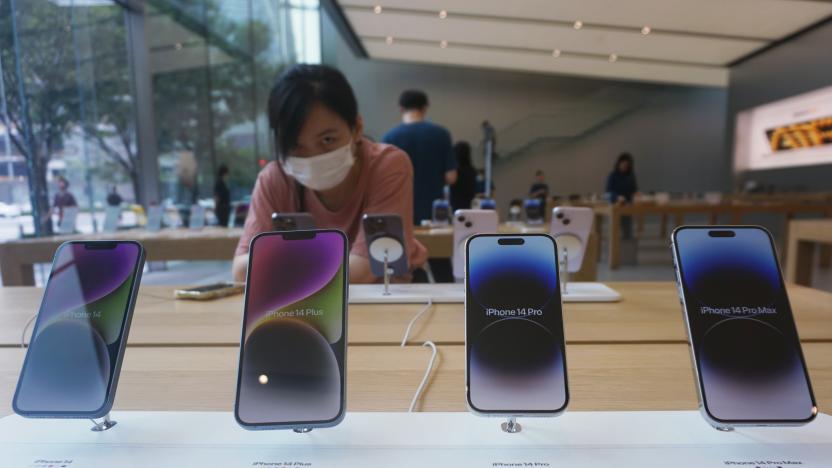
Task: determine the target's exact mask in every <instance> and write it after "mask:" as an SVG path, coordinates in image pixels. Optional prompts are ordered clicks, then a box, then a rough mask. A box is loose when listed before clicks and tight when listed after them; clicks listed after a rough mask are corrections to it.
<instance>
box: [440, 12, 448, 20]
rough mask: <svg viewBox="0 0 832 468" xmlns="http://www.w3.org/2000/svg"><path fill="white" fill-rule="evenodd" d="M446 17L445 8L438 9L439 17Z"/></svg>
mask: <svg viewBox="0 0 832 468" xmlns="http://www.w3.org/2000/svg"><path fill="white" fill-rule="evenodd" d="M447 17H448V12H447V11H446V10H440V11H439V19H445V18H447Z"/></svg>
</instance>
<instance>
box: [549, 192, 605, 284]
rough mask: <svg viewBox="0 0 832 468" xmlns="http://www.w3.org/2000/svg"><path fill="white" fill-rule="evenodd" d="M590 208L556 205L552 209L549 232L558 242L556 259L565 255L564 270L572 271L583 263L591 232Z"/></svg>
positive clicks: (591, 212)
mask: <svg viewBox="0 0 832 468" xmlns="http://www.w3.org/2000/svg"><path fill="white" fill-rule="evenodd" d="M594 217H595V214H594V213H593V211H592V208H586V207H579V206H558V207H556V208H553V209H552V221H551V222H550V223H549V234H550V235H551V236H552V237H554V238H555V240H557V243H558V261H561V260H563V258H564V255H565V256H566V270H567V271H569V272H570V273H574V272H576V271H579V270H580V269H581V265H583V263H584V252H586V247H587V242H589V234H590V233H591V232H592V220H593V218H594Z"/></svg>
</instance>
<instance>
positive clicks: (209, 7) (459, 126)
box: [0, 0, 832, 290]
mask: <svg viewBox="0 0 832 468" xmlns="http://www.w3.org/2000/svg"><path fill="white" fill-rule="evenodd" d="M16 3H17V9H18V12H17V14H18V18H19V19H21V22H20V24H19V26H22V27H23V30H22V31H21V34H20V36H19V37H18V39H17V42H16V44H13V43H12V41H13V39H12V38H10V37H9V34H8V32H7V31H8V30H6V29H5V25H6V24H8V21H9V15H10V12H9V2H3V3H2V4H0V24H3V25H4V28H3V29H4V32H2V33H0V44H1V45H2V47H0V48H1V49H2V51H3V52H2V53H3V55H2V60H3V66H4V70H3V77H4V79H5V81H6V89H5V93H6V94H7V95H8V96H10V95H11V93H14V92H16V89H14V86H11V88H12V89H10V85H14V84H15V83H16V80H15V79H14V77H13V73H14V70H12V66H11V65H12V63H13V61H14V58H13V54H12V52H13V51H14V49H15V48H17V51H18V52H19V53H21V54H23V55H24V56H25V55H27V54H29V55H31V54H33V51H34V50H35V49H37V48H41V47H45V46H48V45H49V44H54V43H55V41H62V40H63V41H66V40H67V39H68V40H69V43H68V44H66V45H64V47H65V48H66V50H65V54H64V55H63V56H61V58H60V67H58V69H59V70H60V69H61V67H64V68H63V69H65V70H68V71H66V73H61V72H60V71H59V72H56V73H54V76H53V77H52V79H53V82H51V83H49V85H50V86H52V87H53V88H54V87H55V86H57V87H58V88H59V89H61V90H62V91H64V92H66V93H69V94H75V97H71V98H68V102H71V103H72V105H71V107H72V109H71V110H70V112H72V113H75V118H74V119H71V120H73V122H75V123H73V124H69V126H70V127H71V126H72V125H75V131H71V130H67V131H66V132H65V134H64V135H63V136H62V138H60V140H61V142H60V144H58V145H56V146H55V147H54V148H52V149H51V151H52V155H51V161H52V162H51V163H50V164H51V166H50V169H49V174H48V177H47V178H46V179H47V184H48V185H49V190H50V194H51V193H52V192H53V191H54V183H53V182H52V177H51V175H54V174H58V173H60V174H65V175H67V177H69V178H70V180H71V181H72V183H73V188H74V189H75V190H77V192H76V194H77V195H81V197H79V198H84V199H85V200H83V201H81V200H79V203H80V204H81V205H87V206H92V207H96V206H99V205H100V204H101V201H102V200H103V197H105V196H106V190H107V187H108V186H110V185H113V184H115V185H116V186H117V187H118V189H119V191H120V193H121V194H122V195H123V196H124V198H125V199H126V200H127V201H133V200H136V198H137V197H136V195H137V193H136V192H138V191H142V190H148V191H151V192H152V189H151V188H147V187H152V186H156V187H157V189H156V192H155V193H153V194H152V195H148V196H150V197H155V199H156V200H158V201H160V202H164V201H165V200H169V201H170V203H187V202H188V200H189V197H193V198H194V199H205V198H210V196H211V188H212V184H213V174H214V172H215V169H216V168H217V167H218V166H219V164H221V163H229V164H230V165H231V167H232V185H233V190H234V192H233V193H234V196H235V198H237V199H241V198H244V197H245V196H246V195H247V193H248V192H249V190H250V188H251V186H252V185H253V181H254V178H255V177H256V173H257V171H258V170H259V168H260V167H261V166H262V164H263V163H264V161H267V160H269V159H270V156H269V154H268V143H267V137H266V135H267V134H266V131H267V125H266V123H265V120H264V118H263V110H264V108H265V102H266V96H267V94H268V89H269V87H270V85H271V82H272V81H273V78H274V75H275V74H276V72H277V71H278V70H279V69H281V68H282V67H283V66H285V65H286V64H290V63H296V62H303V61H310V62H318V61H320V62H323V63H327V64H330V65H333V66H336V67H338V68H339V69H340V70H342V71H343V72H344V73H345V75H346V76H347V78H348V79H349V81H350V82H351V84H352V85H353V87H354V89H355V91H356V94H357V97H358V101H359V106H360V111H361V113H362V115H363V117H364V121H365V129H366V133H367V134H368V135H369V136H370V137H372V138H376V139H379V138H380V137H381V135H382V134H383V133H384V132H385V131H386V130H387V129H389V128H391V127H392V126H394V125H396V124H397V123H398V121H399V118H400V116H399V110H398V106H397V98H398V95H399V93H400V92H401V91H402V90H404V89H407V88H419V89H423V90H425V91H426V92H427V93H428V95H429V96H430V100H431V106H430V110H429V118H430V119H431V120H433V121H435V122H437V123H440V124H442V125H444V126H446V127H447V128H448V129H449V130H450V131H451V133H452V135H453V136H454V139H455V140H467V141H469V142H471V143H472V145H473V146H474V148H475V150H476V151H477V154H478V155H479V154H480V151H481V145H480V141H481V140H482V133H481V130H480V124H481V122H482V121H483V120H486V119H487V120H489V121H490V122H491V123H492V124H493V125H494V127H495V128H496V129H497V132H498V133H497V141H498V147H497V152H498V153H499V154H500V158H499V159H498V160H497V162H496V164H495V172H494V184H495V186H496V188H497V197H496V198H497V203H498V207H499V209H500V211H501V212H503V213H505V212H506V210H507V207H508V202H509V200H511V199H513V198H522V197H523V196H524V194H525V193H526V192H527V190H528V186H529V184H530V183H531V181H532V178H533V174H534V172H535V171H536V170H537V169H542V170H544V172H545V174H546V180H547V183H548V184H549V186H550V187H551V189H552V192H553V193H554V194H558V195H562V196H568V195H570V194H587V193H602V192H603V190H604V181H605V179H606V176H607V174H608V173H609V171H610V170H611V169H612V166H613V162H614V160H615V158H616V157H617V156H618V154H619V153H621V152H623V151H628V152H630V153H632V154H633V156H634V158H635V160H636V166H635V167H636V172H637V176H638V181H639V186H640V188H641V190H642V191H644V192H649V191H666V192H673V193H686V192H704V191H721V192H731V191H734V190H737V189H739V188H741V187H742V186H743V184H744V183H745V182H746V181H747V180H749V179H753V180H755V181H757V182H758V183H759V184H761V185H764V186H773V187H775V188H776V189H778V190H802V191H829V190H830V189H832V165H825V166H812V167H803V168H794V169H778V170H768V171H757V172H753V173H746V174H735V173H734V171H733V169H732V164H733V162H732V154H733V132H734V129H733V125H734V116H735V114H736V113H737V112H738V111H740V110H743V109H747V108H750V107H753V106H756V105H760V104H764V103H767V102H771V101H774V100H777V99H781V98H785V97H789V96H793V95H796V94H800V93H804V92H807V91H811V90H814V89H818V88H821V87H824V86H830V85H832V60H830V59H829V50H830V44H832V21H830V18H832V17H828V18H826V19H825V20H824V21H820V22H818V23H817V24H816V25H814V26H813V27H811V28H809V29H808V30H806V31H805V32H802V33H801V34H799V35H797V36H795V37H791V38H788V39H787V40H785V41H783V42H782V43H776V44H774V46H773V47H771V48H767V49H765V50H762V51H760V52H759V53H757V54H755V55H753V56H751V57H748V58H746V59H743V60H741V61H739V63H736V64H733V65H731V66H730V73H729V75H728V83H727V85H726V86H694V85H680V84H668V83H655V82H648V81H636V80H614V79H607V78H597V77H596V78H592V77H581V76H571V75H558V74H545V73H532V72H521V71H511V70H499V69H486V68H475V67H463V66H450V65H437V64H421V63H410V62H399V61H391V60H378V59H368V58H362V57H357V56H356V55H355V53H354V50H353V47H351V44H350V43H349V38H348V37H345V35H344V34H343V31H341V30H340V29H339V27H338V25H337V24H336V22H337V18H336V19H333V17H332V16H331V15H330V14H329V13H328V10H327V8H324V6H326V5H322V4H319V3H318V2H317V1H315V0H289V1H284V0H269V1H263V2H259V1H256V0H232V1H223V2H219V1H215V0H191V1H184V0H180V1H176V0H170V1H163V0H152V1H147V2H144V3H145V7H146V8H147V9H148V12H147V16H146V17H145V20H146V21H148V24H147V35H146V37H143V38H140V37H137V36H136V34H135V31H133V30H131V26H130V25H131V22H130V21H131V20H130V19H129V18H125V17H126V16H129V15H130V14H135V13H129V8H130V4H131V3H132V2H130V1H126V2H107V1H91V2H75V4H73V3H72V2H70V1H67V0H64V1H46V0H35V1H31V2H29V1H26V2H22V1H18V2H16ZM322 3H328V2H322ZM359 3H360V2H359ZM125 11H127V12H128V13H125ZM70 12H71V13H72V14H70ZM822 19H823V18H822ZM67 21H69V22H70V23H69V24H71V25H73V26H74V27H73V28H68V27H67V29H72V30H73V32H72V34H71V35H70V36H71V37H69V36H66V33H67V32H68V31H65V30H64V26H67V23H66V22H67ZM27 27H29V28H31V29H30V30H29V31H28V32H27V31H26V28H27ZM62 38H63V39H62ZM138 40H144V41H148V44H147V50H148V51H149V55H148V57H146V63H147V64H148V67H147V68H148V69H147V70H136V69H135V67H136V62H135V56H134V54H133V53H132V52H131V51H130V50H131V49H132V48H135V47H136V42H135V41H138ZM102 44H106V47H103V48H102V47H101V45H102ZM438 50H439V49H438V48H437V51H438ZM131 60H133V62H132V64H131ZM24 73H25V70H24ZM7 77H8V79H6V78H7ZM146 80H150V81H151V83H152V89H153V106H151V107H147V106H144V105H143V104H142V102H141V99H140V98H137V96H139V95H140V93H141V86H142V83H143V82H144V83H145V84H146ZM24 81H26V80H24ZM90 83H95V86H90V85H89V84H90ZM28 84H29V85H30V90H29V91H30V92H32V93H37V92H38V91H39V90H38V89H37V86H36V85H34V84H33V83H32V82H30V83H28ZM40 91H41V92H43V90H40ZM137 93H139V94H137ZM38 98H41V99H43V98H44V97H43V96H38ZM119 98H120V99H121V101H120V102H121V106H120V107H119V106H114V105H113V104H112V103H113V102H114V101H118V99H119ZM96 112H100V113H106V112H109V113H110V114H111V115H110V117H109V118H108V119H104V120H101V119H99V120H97V121H96V120H95V119H96V114H95V113H96ZM142 112H150V113H151V114H152V116H151V118H149V119H146V120H143V117H141V113H142ZM102 121H103V122H104V123H103V124H102ZM114 122H120V127H119V128H121V129H122V130H123V134H124V135H126V138H127V139H128V140H129V141H128V142H127V143H125V144H123V145H122V146H123V147H121V148H119V147H118V144H119V142H118V141H117V140H118V138H117V137H118V134H117V133H118V132H113V131H112V129H109V127H108V128H104V127H107V125H114ZM142 122H151V123H152V127H153V128H152V129H150V130H148V129H147V126H146V125H144V127H143V125H142ZM85 125H86V126H87V127H90V126H92V127H95V128H97V129H98V130H97V131H84V128H83V127H84V126H85ZM66 128H67V127H65V128H64V129H65V130H66ZM143 132H144V133H143ZM102 141H103V144H102ZM122 143H123V142H122ZM107 144H109V145H110V146H111V148H109V149H107V148H106V146H107ZM3 145H4V140H3V138H0V157H3V158H6V159H5V160H4V162H6V163H7V164H6V167H8V169H3V170H0V183H2V185H4V186H5V187H4V189H3V190H2V191H0V196H2V197H3V198H2V199H0V201H2V202H4V203H7V204H19V205H25V204H27V203H29V194H28V188H27V187H28V181H27V180H26V177H25V174H26V171H27V170H28V169H27V168H26V164H25V162H24V161H25V158H23V157H22V156H21V155H20V154H19V153H20V152H19V151H17V150H16V149H15V148H13V147H12V148H9V149H6V148H5V146H3ZM15 153H17V154H15ZM183 153H190V154H192V155H193V157H194V158H195V159H196V161H197V163H198V164H197V167H198V171H199V177H198V184H197V186H196V187H194V189H193V190H192V191H188V190H184V191H183V189H182V187H179V186H177V184H176V183H175V174H176V172H177V170H178V166H177V165H178V164H180V163H181V161H182V154H183ZM140 155H141V156H140ZM475 162H476V164H477V165H481V160H477V161H475ZM0 166H4V164H2V163H0ZM12 166H13V168H12ZM3 171H6V172H3ZM130 171H135V174H133V176H132V178H131V175H130ZM149 176H153V177H155V179H154V180H148V177H149ZM143 186H146V187H145V188H142V187H143ZM89 187H91V188H92V189H91V190H90V189H89ZM87 199H88V200H90V201H89V202H88V201H86V200H87ZM24 211H25V209H24ZM776 219H777V218H775V217H771V216H767V215H756V216H753V217H750V218H749V219H748V220H747V222H753V223H759V224H762V225H764V226H766V227H768V228H769V229H770V230H772V231H773V233H774V234H775V236H781V235H782V224H781V223H779V222H777V221H776ZM686 221H688V222H691V223H692V222H696V221H697V220H696V219H695V218H693V217H691V219H688V220H686ZM700 221H702V222H704V219H703V220H700ZM31 229H32V223H31V219H29V220H28V221H27V220H26V216H25V215H22V216H19V217H17V218H10V217H6V218H2V219H0V234H2V235H3V236H4V238H9V237H16V236H17V235H19V233H20V232H21V231H23V232H28V231H30V230H31ZM655 231H656V229H655V228H654V226H652V225H651V224H650V222H648V226H647V228H646V232H647V233H648V235H647V236H646V237H645V238H644V239H642V241H641V243H640V246H639V261H638V264H637V265H633V266H623V267H622V268H621V269H619V270H616V271H609V270H607V269H606V268H605V267H604V266H603V264H599V279H601V280H625V281H626V280H655V281H658V280H670V279H671V278H672V274H671V273H672V266H671V263H670V254H669V250H668V249H667V239H664V238H659V237H658V236H650V235H649V233H652V232H655ZM229 261H230V259H229ZM229 265H230V262H168V265H165V266H164V267H160V268H157V269H156V270H155V271H152V272H150V273H149V274H148V275H146V277H145V278H146V279H145V281H146V282H147V283H149V284H154V283H155V284H159V283H167V284H199V283H207V282H211V281H215V280H218V279H228V278H230V272H229V270H230V267H229ZM42 274H43V272H41V275H42ZM814 278H815V279H814V281H815V284H814V285H815V286H817V287H820V288H823V289H827V290H832V274H830V272H829V271H828V270H822V269H821V270H818V271H817V272H816V274H815V275H814Z"/></svg>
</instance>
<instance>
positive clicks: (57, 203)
mask: <svg viewBox="0 0 832 468" xmlns="http://www.w3.org/2000/svg"><path fill="white" fill-rule="evenodd" d="M57 181H58V193H56V194H55V198H54V199H53V200H52V213H57V214H58V226H60V225H61V223H62V222H63V220H64V208H69V207H72V206H78V202H76V201H75V196H74V195H72V192H70V191H69V181H68V180H67V179H66V177H64V176H58V177H57Z"/></svg>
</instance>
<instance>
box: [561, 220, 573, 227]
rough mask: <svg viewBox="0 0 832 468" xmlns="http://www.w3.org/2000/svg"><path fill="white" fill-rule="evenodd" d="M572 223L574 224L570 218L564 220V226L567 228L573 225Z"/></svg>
mask: <svg viewBox="0 0 832 468" xmlns="http://www.w3.org/2000/svg"><path fill="white" fill-rule="evenodd" d="M571 222H572V221H571V220H570V219H569V218H566V219H564V220H563V224H564V226H565V225H567V224H569V223H571Z"/></svg>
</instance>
